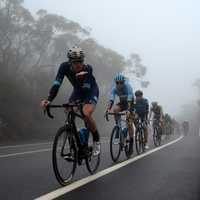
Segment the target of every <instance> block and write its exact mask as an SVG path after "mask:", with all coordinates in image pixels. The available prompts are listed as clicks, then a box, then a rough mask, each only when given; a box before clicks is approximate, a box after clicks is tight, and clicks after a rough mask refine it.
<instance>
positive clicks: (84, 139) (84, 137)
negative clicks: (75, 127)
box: [79, 128, 89, 145]
mask: <svg viewBox="0 0 200 200" xmlns="http://www.w3.org/2000/svg"><path fill="white" fill-rule="evenodd" d="M79 137H80V142H81V144H82V145H87V144H88V139H89V131H88V129H87V128H81V129H80V130H79Z"/></svg>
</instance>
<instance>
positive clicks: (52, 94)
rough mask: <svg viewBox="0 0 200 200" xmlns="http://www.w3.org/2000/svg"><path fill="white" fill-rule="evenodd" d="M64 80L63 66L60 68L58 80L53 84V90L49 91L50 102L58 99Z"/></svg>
mask: <svg viewBox="0 0 200 200" xmlns="http://www.w3.org/2000/svg"><path fill="white" fill-rule="evenodd" d="M63 79H64V65H63V64H61V65H60V68H59V70H58V72H57V75H56V78H55V80H54V82H53V86H52V87H51V89H50V91H49V96H48V101H50V102H51V101H53V100H54V98H55V97H56V95H57V93H58V91H59V88H60V86H61V84H62V81H63Z"/></svg>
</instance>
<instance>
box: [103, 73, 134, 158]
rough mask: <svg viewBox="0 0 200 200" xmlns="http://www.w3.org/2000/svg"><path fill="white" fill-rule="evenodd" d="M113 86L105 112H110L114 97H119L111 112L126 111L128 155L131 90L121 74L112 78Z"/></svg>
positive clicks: (131, 129)
mask: <svg viewBox="0 0 200 200" xmlns="http://www.w3.org/2000/svg"><path fill="white" fill-rule="evenodd" d="M114 82H115V83H114V86H113V87H112V90H111V95H110V99H109V103H108V106H107V110H106V112H110V111H111V109H112V107H113V104H114V101H115V97H116V96H118V97H119V102H118V103H117V104H116V105H115V106H114V107H113V112H115V113H118V112H121V111H124V110H126V111H127V127H128V132H129V137H130V143H129V154H132V153H133V120H132V118H133V115H132V106H133V101H134V96H133V89H132V87H131V85H130V84H129V82H128V81H127V80H126V78H125V76H124V75H123V74H121V73H118V74H117V75H116V77H115V78H114ZM115 120H116V121H117V120H118V117H117V116H115Z"/></svg>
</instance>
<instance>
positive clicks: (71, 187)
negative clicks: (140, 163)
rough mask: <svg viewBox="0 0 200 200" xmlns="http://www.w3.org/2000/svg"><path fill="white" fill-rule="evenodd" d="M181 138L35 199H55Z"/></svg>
mask: <svg viewBox="0 0 200 200" xmlns="http://www.w3.org/2000/svg"><path fill="white" fill-rule="evenodd" d="M182 138H183V136H180V137H179V138H178V139H176V140H174V141H172V142H169V143H167V144H164V145H162V146H160V147H157V148H155V149H152V150H150V151H148V152H146V153H144V154H141V155H139V156H136V157H134V158H131V159H129V160H126V161H124V162H122V163H119V164H116V165H114V166H112V167H109V168H107V169H104V170H102V171H100V172H98V173H96V174H94V175H91V176H88V177H86V178H83V179H81V180H79V181H76V182H74V183H72V184H70V185H68V186H65V187H62V188H59V189H57V190H55V191H52V192H50V193H47V194H45V195H43V196H40V197H38V198H36V199H35V200H51V199H55V198H57V197H59V196H62V195H64V194H66V193H68V192H70V191H72V190H75V189H76V188H79V187H81V186H83V185H85V184H87V183H89V182H92V181H94V180H96V179H98V178H100V177H102V176H105V175H107V174H109V173H111V172H113V171H116V170H118V169H120V168H122V167H124V166H126V165H128V164H130V163H132V162H135V161H136V160H139V159H141V158H143V157H145V156H148V155H149V154H152V153H154V152H156V151H159V150H161V149H163V148H165V147H167V146H169V145H171V144H174V143H176V142H178V141H179V140H181V139H182Z"/></svg>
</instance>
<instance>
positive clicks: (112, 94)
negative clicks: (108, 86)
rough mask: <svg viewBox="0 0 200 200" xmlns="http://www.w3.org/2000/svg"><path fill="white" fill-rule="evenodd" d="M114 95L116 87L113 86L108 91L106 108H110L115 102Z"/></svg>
mask: <svg viewBox="0 0 200 200" xmlns="http://www.w3.org/2000/svg"><path fill="white" fill-rule="evenodd" d="M115 96H116V88H115V87H114V86H113V87H112V90H111V93H110V98H109V103H108V109H109V110H110V109H111V108H112V106H113V104H114V102H115Z"/></svg>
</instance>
